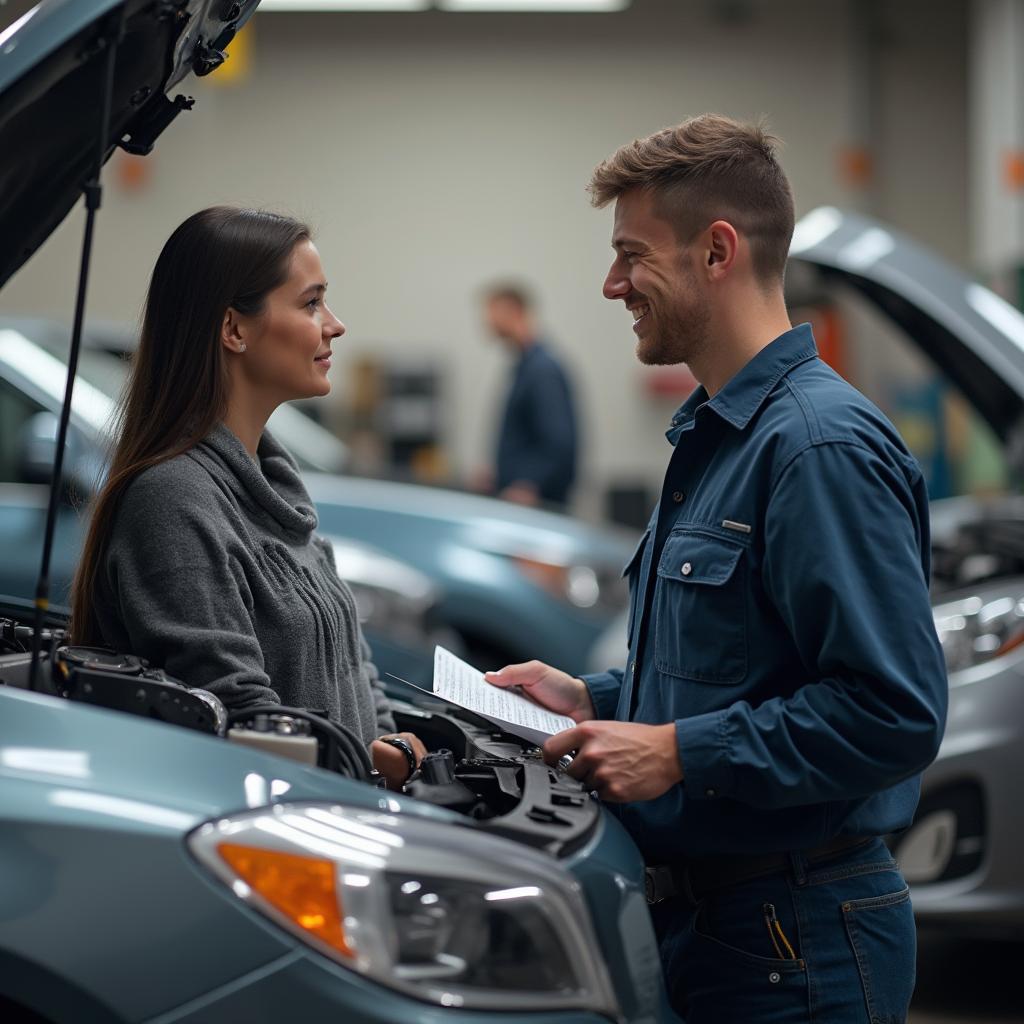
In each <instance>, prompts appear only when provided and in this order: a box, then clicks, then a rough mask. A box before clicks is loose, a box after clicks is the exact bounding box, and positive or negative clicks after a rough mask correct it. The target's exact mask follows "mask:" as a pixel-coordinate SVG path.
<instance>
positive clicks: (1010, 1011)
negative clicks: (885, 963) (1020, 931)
mask: <svg viewBox="0 0 1024 1024" xmlns="http://www.w3.org/2000/svg"><path fill="white" fill-rule="evenodd" d="M1011 1022H1012V1024H1024V942H1017V943H1011V942H1005V943H999V942H982V941H978V940H975V941H964V940H955V939H949V938H945V937H943V936H941V935H937V934H929V933H928V932H926V931H924V932H922V933H921V935H920V937H919V940H918V957H917V990H916V992H915V993H914V1003H913V1006H912V1007H911V1012H910V1018H909V1024H1011Z"/></svg>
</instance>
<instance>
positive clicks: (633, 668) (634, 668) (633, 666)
mask: <svg viewBox="0 0 1024 1024" xmlns="http://www.w3.org/2000/svg"><path fill="white" fill-rule="evenodd" d="M629 671H630V672H636V662H635V661H634V662H633V664H632V665H630V666H629Z"/></svg>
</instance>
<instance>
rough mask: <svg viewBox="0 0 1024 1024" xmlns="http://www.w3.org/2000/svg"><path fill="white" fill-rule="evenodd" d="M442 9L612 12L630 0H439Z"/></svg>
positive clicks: (547, 12) (544, 12)
mask: <svg viewBox="0 0 1024 1024" xmlns="http://www.w3.org/2000/svg"><path fill="white" fill-rule="evenodd" d="M437 6H438V7H439V8H441V10H442V11H458V12H465V11H488V12H494V13H496V12H499V11H504V12H509V11H515V12H523V13H526V12H534V13H538V14H612V13H614V12H616V11H624V10H625V9H626V8H627V7H628V6H629V0H437Z"/></svg>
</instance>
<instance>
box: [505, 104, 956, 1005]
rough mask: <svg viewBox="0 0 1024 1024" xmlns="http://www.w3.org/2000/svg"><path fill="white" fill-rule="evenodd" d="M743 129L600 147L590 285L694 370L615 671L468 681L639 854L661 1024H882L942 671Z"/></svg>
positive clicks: (783, 194)
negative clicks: (898, 838) (790, 276)
mask: <svg viewBox="0 0 1024 1024" xmlns="http://www.w3.org/2000/svg"><path fill="white" fill-rule="evenodd" d="M774 150H775V140H774V139H773V138H772V137H771V136H769V135H767V134H765V132H764V131H763V130H762V129H761V128H760V127H757V126H753V125H745V124H740V123H738V122H734V121H731V120H729V119H727V118H722V117H718V116H713V115H704V116H702V117H698V118H694V119H691V120H689V121H686V122H684V123H683V124H682V125H680V126H678V127H676V128H671V129H665V130H664V131H661V132H658V133H656V134H654V135H652V136H651V137H650V138H647V139H643V140H637V141H636V142H633V143H631V144H629V145H626V146H624V147H622V148H621V149H620V150H619V151H618V152H616V153H615V154H614V155H613V156H612V157H611V158H610V159H609V160H606V161H605V162H603V163H602V164H600V165H599V166H598V167H597V169H596V170H595V172H594V176H593V179H592V181H591V184H590V191H591V195H592V199H593V202H594V204H595V205H596V206H604V205H606V204H607V203H610V202H612V201H614V202H615V220H614V233H613V238H612V246H613V248H614V250H615V258H614V262H613V264H612V267H611V270H610V272H609V274H608V277H607V279H606V281H605V285H604V294H605V296H606V297H607V298H609V299H613V300H621V301H622V302H623V303H624V304H625V306H626V308H627V310H628V311H629V313H630V315H631V317H632V319H633V330H634V332H635V333H636V337H637V355H638V357H639V359H640V360H641V362H644V363H648V364H667V363H680V362H685V363H687V364H689V367H690V369H691V370H692V371H693V373H694V375H695V376H696V378H697V379H698V381H700V384H701V386H700V387H698V388H697V390H696V391H695V392H694V394H693V395H692V396H691V397H690V398H689V399H688V400H687V401H686V402H685V404H684V405H683V406H682V408H681V409H680V410H679V411H678V412H677V413H676V415H675V417H674V418H673V420H672V425H671V429H670V430H669V432H668V439H669V441H670V443H671V444H672V446H673V450H672V454H671V458H670V460H669V465H668V469H667V472H666V475H665V483H664V488H663V490H662V494H661V500H660V501H659V503H658V506H657V508H656V509H655V511H654V514H653V516H652V518H651V522H650V526H649V527H648V530H647V532H646V533H645V534H644V537H643V539H642V541H641V543H640V545H639V547H638V548H637V551H636V554H635V556H634V557H633V559H632V560H631V562H630V564H629V566H628V569H627V571H628V575H629V582H630V590H631V601H632V604H631V614H630V619H629V660H628V662H627V665H626V668H625V670H624V671H618V670H616V671H611V672H607V673H604V674H600V675H595V676H589V677H585V678H584V679H582V680H581V679H577V678H573V677H572V676H569V675H567V674H566V673H564V672H561V671H558V670H557V669H554V668H551V667H549V666H546V665H543V664H542V663H540V662H530V663H528V664H526V665H516V666H509V667H507V668H505V669H503V670H502V671H501V672H500V673H492V674H489V675H488V679H489V680H490V681H491V682H492V683H495V684H496V685H516V684H518V685H521V686H523V687H524V688H525V690H526V691H527V692H529V693H530V694H531V695H532V696H533V697H534V698H535V699H536V700H537V701H539V702H540V703H542V704H544V705H546V706H548V707H550V708H552V709H553V710H556V711H560V712H562V713H565V714H569V715H571V716H572V717H573V719H574V720H575V721H576V722H578V723H579V725H578V726H577V727H576V728H574V729H570V730H567V731H566V732H563V733H560V734H558V735H556V736H554V737H553V738H552V739H551V740H549V741H548V743H547V744H546V745H545V755H546V756H547V757H548V758H549V759H555V758H557V757H560V756H561V755H564V754H567V753H570V752H572V751H576V752H577V753H576V756H575V759H574V760H573V763H572V767H571V768H570V771H571V773H572V774H574V775H575V776H577V777H579V778H582V779H585V780H587V781H588V782H589V783H590V784H591V785H593V787H594V788H595V789H596V790H598V792H599V793H600V794H601V796H602V797H603V798H604V799H605V800H607V801H611V802H613V806H614V807H615V808H616V810H617V813H618V815H619V817H620V818H621V820H622V822H623V823H624V824H625V825H626V827H627V828H628V829H629V831H630V833H631V834H632V835H633V837H634V839H635V840H636V842H637V844H638V845H639V847H640V849H641V851H642V853H643V855H644V857H645V860H646V861H647V864H648V868H647V883H648V899H649V901H650V902H651V904H652V908H651V909H652V914H653V917H654V921H655V926H656V929H657V931H658V936H659V942H660V946H661V955H662V962H663V966H664V968H665V971H666V977H667V981H668V985H669V991H670V995H671V998H672V1001H673V1006H674V1007H675V1008H676V1009H677V1010H678V1012H679V1013H680V1014H681V1015H682V1016H684V1017H685V1019H686V1021H687V1024H727V1022H732V1021H736V1022H743V1024H753V1022H755V1021H756V1022H758V1024H762V1022H772V1024H774V1022H786V1024H789V1022H808V1021H811V1020H813V1021H815V1022H827V1024H847V1022H850V1024H852V1022H864V1024H867V1022H868V1021H871V1022H876V1021H885V1022H897V1021H903V1020H904V1019H905V1017H906V1013H907V1008H908V1005H909V1002H910V996H911V993H912V991H913V983H914V965H915V930H914V922H913V916H912V911H911V905H910V901H909V893H908V890H907V887H906V884H905V882H904V880H903V878H902V876H901V875H900V873H899V871H898V869H897V867H896V865H895V864H894V862H893V861H892V859H891V857H890V856H889V854H888V851H887V849H886V847H885V845H884V844H883V842H882V840H881V839H880V838H878V837H880V836H883V835H885V834H886V833H889V832H892V831H894V830H897V829H901V828H905V827H906V826H908V825H909V824H910V822H911V818H912V816H913V813H914V809H915V807H916V805H917V800H918V794H919V788H920V773H921V771H922V769H923V768H924V767H925V766H926V765H928V764H929V762H930V761H931V760H932V759H933V758H934V757H935V754H936V752H937V750H938V746H939V742H940V739H941V736H942V730H943V725H944V721H945V713H946V700H947V690H946V685H947V684H946V674H945V667H944V663H943V656H942V652H941V648H940V646H939V643H938V639H937V636H936V631H935V627H934V625H933V621H932V614H931V607H930V604H929V600H928V573H929V534H928V507H927V496H926V493H925V486H924V482H923V480H922V476H921V471H920V469H919V467H918V465H917V464H916V462H915V461H914V459H913V458H912V456H911V455H910V454H909V453H908V452H907V450H906V448H905V447H904V445H903V443H902V441H901V440H900V438H899V436H898V434H897V433H896V430H895V429H894V428H893V427H892V425H891V424H890V423H889V422H888V420H887V419H886V418H885V417H884V416H883V415H882V413H881V412H879V411H878V409H876V408H875V407H874V406H873V405H872V404H871V403H870V402H868V401H867V400H866V399H865V398H864V397H863V396H862V395H860V394H859V393H858V392H857V391H856V390H855V389H854V388H852V387H851V386H850V385H849V384H847V383H846V382H845V381H844V380H843V379H842V378H841V377H839V376H838V375H837V374H836V373H834V372H833V371H832V370H831V369H830V368H829V367H828V366H826V365H825V364H824V363H823V362H821V360H820V359H819V358H818V356H817V352H816V349H815V344H814V339H813V337H812V334H811V329H810V327H809V326H808V325H806V324H804V325H801V326H799V327H796V328H793V327H791V325H790V322H789V318H788V315H787V312H786V307H785V303H784V299H783V273H784V268H785V261H786V256H787V252H788V248H789V243H790V239H791V236H792V231H793V223H794V214H793V200H792V196H791V192H790V188H789V184H788V182H787V180H786V177H785V175H784V173H783V171H782V170H781V168H780V167H779V165H778V163H777V161H776V157H775V153H774Z"/></svg>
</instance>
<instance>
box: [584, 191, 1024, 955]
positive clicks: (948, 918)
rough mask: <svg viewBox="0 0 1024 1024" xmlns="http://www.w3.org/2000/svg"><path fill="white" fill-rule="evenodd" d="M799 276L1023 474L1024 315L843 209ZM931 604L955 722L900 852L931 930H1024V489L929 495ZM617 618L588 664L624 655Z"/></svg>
mask: <svg viewBox="0 0 1024 1024" xmlns="http://www.w3.org/2000/svg"><path fill="white" fill-rule="evenodd" d="M791 266H792V268H793V270H794V271H803V272H805V273H808V272H809V273H810V274H812V275H814V276H815V277H817V278H818V282H817V284H818V286H819V287H820V288H822V289H824V290H829V291H831V292H833V293H834V292H836V291H839V292H842V291H846V292H851V291H852V292H855V293H857V294H858V295H859V296H860V297H861V298H862V299H864V300H866V301H867V302H868V303H869V304H870V305H871V306H872V307H874V308H875V309H876V310H877V311H878V313H880V314H881V315H883V316H884V317H885V319H886V320H887V321H888V322H890V323H891V324H892V325H894V326H896V327H897V328H899V329H900V331H901V332H902V333H903V334H904V335H905V337H906V339H907V341H908V343H909V344H910V345H911V346H912V347H914V348H915V349H917V350H919V351H920V352H921V353H922V354H923V355H924V356H925V357H927V359H928V360H929V361H930V363H931V364H932V365H933V366H934V367H935V368H936V369H938V370H939V371H940V372H941V374H942V375H943V377H944V378H945V380H946V382H947V383H948V385H949V386H951V387H952V388H954V389H956V390H957V391H958V392H960V394H961V395H963V397H964V398H966V399H967V401H968V402H969V403H970V404H971V406H972V407H973V408H974V409H975V410H976V412H977V413H978V414H979V415H980V416H981V417H982V419H983V420H984V421H985V422H986V423H987V424H988V425H989V427H990V428H991V430H992V432H993V433H994V434H995V436H996V437H997V438H998V439H999V441H1000V443H1001V444H1002V446H1003V452H1004V456H1005V459H1006V461H1007V464H1008V469H1009V473H1010V476H1011V479H1015V480H1016V481H1017V483H1018V484H1019V482H1020V481H1021V479H1022V477H1024V316H1022V315H1021V313H1020V312H1019V311H1018V310H1016V309H1014V308H1013V307H1012V306H1010V305H1009V304H1008V303H1006V302H1005V301H1004V300H1003V299H1001V298H1000V297H999V296H997V295H995V294H994V293H993V292H991V291H989V290H988V289H987V288H984V287H983V286H982V285H980V284H978V283H976V282H974V281H972V280H970V279H969V278H968V277H967V276H966V275H965V274H963V273H962V272H961V271H959V270H956V269H955V268H953V267H952V266H950V265H948V264H947V263H945V262H944V261H943V260H941V259H939V258H938V257H937V256H936V255H934V254H933V253H931V252H929V251H927V250H926V249H925V248H923V247H922V246H920V245H918V244H917V243H915V242H913V241H912V240H911V239H909V238H907V237H906V236H904V235H902V234H901V233H900V232H898V231H896V230H894V229H892V228H891V227H888V226H887V225H884V224H880V223H878V222H876V221H874V220H872V219H870V218H868V217H865V216H863V215H861V214H856V213H849V212H843V211H840V210H837V209H834V208H831V207H826V208H821V209H818V210H814V211H812V212H811V213H809V214H807V215H806V216H805V217H804V218H803V219H802V220H801V221H800V222H799V223H798V225H797V230H796V233H795V236H794V240H793V247H792V250H791ZM931 524H932V588H931V589H932V601H933V611H934V616H935V625H936V628H937V630H938V632H939V637H940V639H941V641H942V647H943V650H944V651H945V654H946V663H947V667H948V670H949V697H950V704H949V719H948V723H947V726H946V734H945V738H944V740H943V742H942V747H941V749H940V751H939V755H938V758H937V760H936V761H935V763H934V764H933V765H932V766H931V767H930V768H929V769H928V770H927V771H926V772H925V775H924V782H923V788H922V794H921V803H920V806H919V807H918V811H917V815H916V817H915V819H914V823H913V825H912V827H911V828H910V829H908V830H907V831H906V832H905V833H903V834H902V835H898V836H894V837H892V846H893V848H894V850H895V853H896V855H897V857H898V858H899V861H900V865H901V867H902V868H903V872H904V874H905V875H906V877H907V880H908V881H909V882H910V883H911V886H912V888H913V897H914V909H915V911H916V913H917V916H918V920H919V921H920V922H921V923H922V924H941V925H943V926H944V927H946V928H947V929H953V930H956V931H961V932H977V933H982V934H988V935H996V936H1010V937H1015V938H1022V937H1024V860H1022V859H1021V855H1020V851H1021V849H1022V848H1024V804H1022V803H1021V801H1020V795H1019V790H1018V786H1019V780H1020V779H1021V778H1024V498H1022V497H1020V496H1018V495H1013V494H1010V495H1005V496H992V497H985V498H980V497H956V498H950V499H946V500H943V501H937V502H933V503H932V515H931ZM625 636H626V622H625V617H624V616H620V619H619V621H618V622H617V623H616V624H615V625H613V626H611V627H610V628H609V630H608V632H607V633H606V634H605V636H604V638H603V639H602V640H601V641H600V643H599V644H598V645H597V646H596V647H595V650H594V655H593V658H592V662H591V668H592V670H594V671H599V670H601V669H603V668H607V667H608V666H609V665H616V664H622V663H624V660H625V657H626V651H625Z"/></svg>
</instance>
